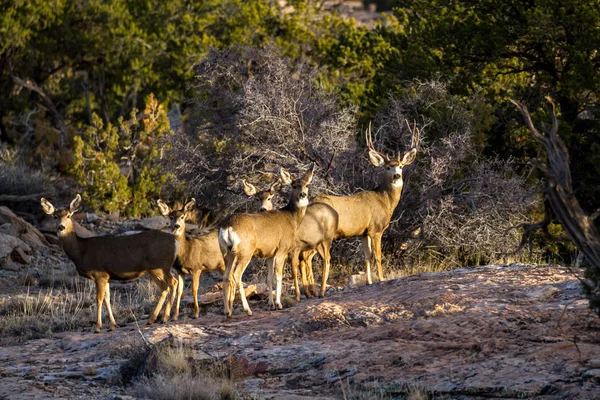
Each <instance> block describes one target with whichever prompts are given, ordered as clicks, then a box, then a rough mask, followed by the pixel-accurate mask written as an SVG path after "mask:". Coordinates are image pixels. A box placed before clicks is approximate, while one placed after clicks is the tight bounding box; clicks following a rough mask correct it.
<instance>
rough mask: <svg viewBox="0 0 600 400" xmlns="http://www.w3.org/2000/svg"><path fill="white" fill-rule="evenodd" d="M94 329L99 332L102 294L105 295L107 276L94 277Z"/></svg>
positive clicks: (100, 327)
mask: <svg viewBox="0 0 600 400" xmlns="http://www.w3.org/2000/svg"><path fill="white" fill-rule="evenodd" d="M95 282H96V329H95V332H96V333H99V332H100V329H102V303H103V302H104V296H105V295H106V284H107V283H108V279H107V278H104V277H102V278H97V279H96V281H95Z"/></svg>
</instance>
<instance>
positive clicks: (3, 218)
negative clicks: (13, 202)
mask: <svg viewBox="0 0 600 400" xmlns="http://www.w3.org/2000/svg"><path fill="white" fill-rule="evenodd" d="M5 223H10V224H11V225H13V226H14V227H15V229H16V230H17V232H19V238H21V239H22V240H23V241H25V242H27V244H29V245H30V246H34V247H38V246H39V247H43V246H48V242H47V241H46V239H45V238H44V235H42V233H41V232H40V231H38V230H37V229H36V228H35V227H34V226H33V225H31V224H30V223H29V222H27V221H25V220H24V219H22V218H19V217H17V216H16V215H15V214H14V213H13V212H12V211H11V210H10V209H9V208H8V207H4V206H2V207H0V224H5Z"/></svg>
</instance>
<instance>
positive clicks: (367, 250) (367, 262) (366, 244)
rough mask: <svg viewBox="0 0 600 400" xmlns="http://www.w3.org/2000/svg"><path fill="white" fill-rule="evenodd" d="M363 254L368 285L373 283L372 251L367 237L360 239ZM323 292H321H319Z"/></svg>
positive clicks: (369, 239)
mask: <svg viewBox="0 0 600 400" xmlns="http://www.w3.org/2000/svg"><path fill="white" fill-rule="evenodd" d="M361 240H362V247H363V253H365V268H366V270H367V271H366V272H367V283H368V284H369V285H370V284H371V283H373V280H372V279H371V255H372V254H373V249H372V247H371V238H370V237H368V236H363V237H361ZM321 292H323V290H321Z"/></svg>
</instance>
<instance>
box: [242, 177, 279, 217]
mask: <svg viewBox="0 0 600 400" xmlns="http://www.w3.org/2000/svg"><path fill="white" fill-rule="evenodd" d="M242 183H243V184H244V193H246V195H247V196H248V197H254V198H255V199H256V200H257V203H258V211H260V212H263V211H271V210H272V209H273V197H275V195H276V194H277V193H279V192H280V191H281V180H280V179H278V180H277V181H275V182H273V184H271V186H270V187H269V190H260V191H259V190H257V189H256V187H254V185H253V184H251V183H248V182H246V181H245V180H243V181H242Z"/></svg>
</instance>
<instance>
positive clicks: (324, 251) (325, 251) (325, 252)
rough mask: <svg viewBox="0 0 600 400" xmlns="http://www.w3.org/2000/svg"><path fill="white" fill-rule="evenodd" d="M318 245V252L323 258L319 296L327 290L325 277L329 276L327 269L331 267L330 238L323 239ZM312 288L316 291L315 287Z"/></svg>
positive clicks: (322, 295)
mask: <svg viewBox="0 0 600 400" xmlns="http://www.w3.org/2000/svg"><path fill="white" fill-rule="evenodd" d="M319 247H320V249H319V254H320V255H321V257H322V258H323V277H322V278H323V284H322V285H321V293H320V296H321V297H325V292H326V291H327V279H328V278H329V270H330V269H331V240H329V241H324V242H323V243H321V245H320V246H319ZM313 279H314V278H313ZM313 290H314V291H315V293H317V289H316V288H315V289H313Z"/></svg>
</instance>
